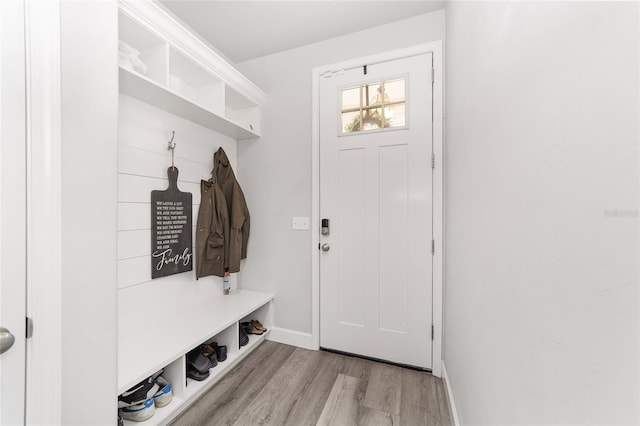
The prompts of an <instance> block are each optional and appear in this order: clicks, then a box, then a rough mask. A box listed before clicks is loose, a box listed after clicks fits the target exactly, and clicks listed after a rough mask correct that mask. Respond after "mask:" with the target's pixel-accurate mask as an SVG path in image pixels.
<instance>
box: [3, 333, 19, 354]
mask: <svg viewBox="0 0 640 426" xmlns="http://www.w3.org/2000/svg"><path fill="white" fill-rule="evenodd" d="M15 341H16V338H15V337H14V336H13V334H11V332H10V331H9V330H7V329H6V328H4V327H0V354H3V353H5V352H6V351H8V350H9V349H11V346H13V342H15Z"/></svg>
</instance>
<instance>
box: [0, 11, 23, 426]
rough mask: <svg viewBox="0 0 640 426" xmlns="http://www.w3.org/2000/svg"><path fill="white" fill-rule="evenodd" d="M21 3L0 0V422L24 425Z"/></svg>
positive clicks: (8, 425) (3, 424)
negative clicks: (0, 348)
mask: <svg viewBox="0 0 640 426" xmlns="http://www.w3.org/2000/svg"><path fill="white" fill-rule="evenodd" d="M24 37H25V32H24V2H22V1H0V138H1V139H0V191H1V192H0V327H1V329H0V346H1V347H2V350H0V352H3V353H2V354H0V425H1V426H10V425H11V426H12V425H20V424H24V408H25V406H24V404H25V344H26V342H25V339H26V338H25V318H26V316H25V312H26V294H25V289H26V218H25V216H26V207H25V203H26V130H25V129H26V120H25V117H26V112H25V99H26V97H25V45H24Z"/></svg>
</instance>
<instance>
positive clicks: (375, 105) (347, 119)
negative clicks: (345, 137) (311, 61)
mask: <svg viewBox="0 0 640 426" xmlns="http://www.w3.org/2000/svg"><path fill="white" fill-rule="evenodd" d="M341 95H342V96H341V105H340V111H341V117H342V123H341V125H342V126H341V127H342V128H341V134H350V133H356V132H362V131H370V130H380V129H389V128H397V127H405V126H406V99H407V95H406V81H405V78H398V79H394V80H388V81H380V82H375V83H369V84H365V85H362V86H356V87H348V88H345V89H342V91H341Z"/></svg>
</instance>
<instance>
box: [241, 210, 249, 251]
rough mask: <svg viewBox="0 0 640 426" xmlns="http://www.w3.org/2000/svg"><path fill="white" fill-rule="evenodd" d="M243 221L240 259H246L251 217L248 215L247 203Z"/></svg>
mask: <svg viewBox="0 0 640 426" xmlns="http://www.w3.org/2000/svg"><path fill="white" fill-rule="evenodd" d="M244 212H245V219H244V224H243V225H242V252H241V254H240V259H246V258H247V245H248V244H249V230H250V229H251V216H250V215H249V208H248V207H247V203H246V202H245V204H244Z"/></svg>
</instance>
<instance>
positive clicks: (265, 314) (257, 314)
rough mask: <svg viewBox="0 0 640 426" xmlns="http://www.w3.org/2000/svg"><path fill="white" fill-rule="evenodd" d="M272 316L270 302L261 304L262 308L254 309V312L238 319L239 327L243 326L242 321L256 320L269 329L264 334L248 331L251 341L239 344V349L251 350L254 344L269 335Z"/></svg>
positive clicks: (241, 350) (242, 350)
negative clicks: (243, 344) (242, 344)
mask: <svg viewBox="0 0 640 426" xmlns="http://www.w3.org/2000/svg"><path fill="white" fill-rule="evenodd" d="M271 317H272V311H271V304H268V305H264V306H261V307H260V308H258V309H256V310H254V311H253V312H251V313H249V314H247V315H245V316H244V317H242V319H241V320H240V321H238V327H242V323H246V322H251V321H252V320H256V321H258V322H259V323H260V324H262V325H263V326H264V327H265V328H266V329H267V331H265V332H263V333H262V334H251V333H248V336H249V343H248V344H246V345H245V346H239V345H238V348H239V349H238V350H239V351H240V352H241V353H242V352H244V351H251V350H252V349H253V346H255V345H257V344H259V343H261V342H262V341H263V340H264V339H265V338H266V337H267V335H268V334H269V332H270V331H271V323H272V320H271ZM238 333H240V330H238Z"/></svg>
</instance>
